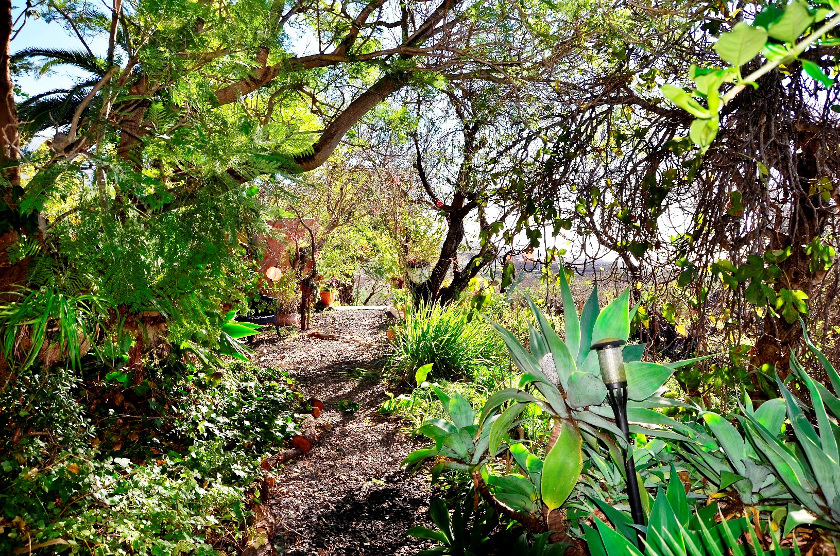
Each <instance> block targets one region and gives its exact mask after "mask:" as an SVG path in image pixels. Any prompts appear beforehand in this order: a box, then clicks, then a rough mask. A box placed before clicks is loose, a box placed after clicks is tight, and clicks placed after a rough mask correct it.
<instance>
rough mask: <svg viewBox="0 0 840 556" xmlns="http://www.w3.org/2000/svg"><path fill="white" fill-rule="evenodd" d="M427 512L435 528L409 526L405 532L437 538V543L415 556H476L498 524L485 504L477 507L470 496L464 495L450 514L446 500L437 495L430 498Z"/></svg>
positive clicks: (421, 536) (416, 535)
mask: <svg viewBox="0 0 840 556" xmlns="http://www.w3.org/2000/svg"><path fill="white" fill-rule="evenodd" d="M429 513H430V514H431V517H432V521H433V522H434V524H435V525H437V527H438V530H434V529H429V528H427V527H412V528H411V529H409V530H408V531H407V532H406V534H407V535H409V536H412V537H417V538H420V539H430V540H433V541H437V542H438V543H440V546H437V547H435V548H433V549H431V550H423V551H421V552H418V556H420V555H423V556H431V555H433V554H445V555H448V556H477V555H479V554H484V553H485V551H486V550H487V548H488V547H490V546H492V545H491V544H490V539H489V538H488V535H489V534H490V532H491V531H492V530H493V529H494V528H495V527H496V526H497V525H498V517H497V516H496V515H495V514H493V512H492V510H488V509H487V508H486V507H484V506H480V507H479V508H478V509H476V508H475V507H474V504H473V501H472V500H471V497H470V496H465V497H463V499H462V500H461V502H460V504H459V506H458V507H456V508H455V509H454V510H453V512H452V516H451V517H450V515H449V510H448V509H447V507H446V503H445V502H444V501H443V500H441V499H440V498H432V501H431V504H430V508H429Z"/></svg>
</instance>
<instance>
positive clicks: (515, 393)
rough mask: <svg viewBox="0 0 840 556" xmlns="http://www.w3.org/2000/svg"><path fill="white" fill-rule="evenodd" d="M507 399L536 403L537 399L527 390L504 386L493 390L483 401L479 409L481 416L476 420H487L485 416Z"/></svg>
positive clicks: (481, 421)
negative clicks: (501, 388)
mask: <svg viewBox="0 0 840 556" xmlns="http://www.w3.org/2000/svg"><path fill="white" fill-rule="evenodd" d="M509 400H518V401H520V402H531V403H537V402H538V400H537V398H535V397H534V396H532V395H531V394H529V393H528V392H525V391H523V390H520V389H519V388H505V389H504V390H499V391H498V392H495V393H494V394H493V395H492V396H490V397H489V398H487V401H486V402H484V408H482V410H481V416H480V417H479V420H478V422H479V423H482V424H483V423H484V421H486V420H487V417H488V416H489V415H490V414H491V413H492V412H493V411H495V409H496V408H497V407H499V406H500V405H502V404H503V403H505V402H507V401H509Z"/></svg>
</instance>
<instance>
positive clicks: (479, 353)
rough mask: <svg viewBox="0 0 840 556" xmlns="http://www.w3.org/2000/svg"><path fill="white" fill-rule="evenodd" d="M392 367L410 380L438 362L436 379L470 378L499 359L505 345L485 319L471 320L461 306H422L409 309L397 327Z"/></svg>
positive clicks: (434, 371) (402, 376)
mask: <svg viewBox="0 0 840 556" xmlns="http://www.w3.org/2000/svg"><path fill="white" fill-rule="evenodd" d="M393 330H394V340H393V342H392V343H393V350H394V353H393V355H392V357H391V365H392V367H393V368H394V369H395V371H396V373H397V376H399V377H401V378H402V379H404V380H406V381H410V378H409V377H411V378H413V375H414V372H415V371H416V370H417V369H418V368H420V367H421V366H423V365H426V364H428V363H434V369H433V371H432V372H433V375H432V376H434V377H435V378H436V379H447V378H449V379H451V378H466V377H470V376H473V375H476V374H478V372H479V369H481V368H486V367H490V366H493V365H495V364H496V362H497V361H498V360H499V357H500V352H501V346H500V344H499V342H498V341H497V340H496V338H495V337H493V335H492V334H491V329H490V326H489V325H488V324H487V323H486V322H484V321H482V320H481V319H470V318H469V312H468V311H467V310H465V309H464V307H462V306H461V305H455V304H452V305H449V306H446V307H442V306H441V305H439V304H437V303H434V304H421V305H420V306H418V307H416V308H413V309H407V311H406V315H405V320H403V321H402V322H399V323H397V324H396V325H395V326H394V327H393Z"/></svg>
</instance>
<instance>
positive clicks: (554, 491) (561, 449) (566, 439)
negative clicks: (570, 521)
mask: <svg viewBox="0 0 840 556" xmlns="http://www.w3.org/2000/svg"><path fill="white" fill-rule="evenodd" d="M560 427H561V428H560V436H559V437H558V438H557V442H555V443H554V446H552V448H551V451H549V452H548V455H546V457H545V462H544V463H543V468H542V490H541V495H542V500H543V503H544V504H545V505H546V506H547V507H548V509H549V511H551V510H554V509H557V508H559V507H560V506H562V505H563V502H565V501H566V499H567V498H568V497H569V495H570V494H571V493H572V490H573V489H574V487H575V485H576V484H577V481H578V478H579V477H580V471H581V469H582V468H583V452H582V451H581V443H582V440H581V437H580V432H578V430H577V428H576V427H574V426H572V425H570V424H568V423H566V422H565V421H564V422H563V423H562V425H560Z"/></svg>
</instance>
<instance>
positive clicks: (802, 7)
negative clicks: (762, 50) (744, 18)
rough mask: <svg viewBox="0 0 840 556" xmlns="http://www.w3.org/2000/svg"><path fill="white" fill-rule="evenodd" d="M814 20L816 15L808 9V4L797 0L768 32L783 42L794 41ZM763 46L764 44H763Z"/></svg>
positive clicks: (788, 6) (771, 25) (789, 5)
mask: <svg viewBox="0 0 840 556" xmlns="http://www.w3.org/2000/svg"><path fill="white" fill-rule="evenodd" d="M813 22H814V16H812V15H811V13H810V12H809V11H808V4H807V3H805V2H801V1H797V2H792V3H790V4H788V5H787V7H786V8H785V13H784V14H782V17H780V18H779V19H778V20H777V21H776V22H775V23H771V24H770V26H769V27H768V28H767V34H768V35H770V36H771V37H773V38H774V39H778V40H780V41H783V42H789V43H794V42H796V39H798V38H799V35H801V34H802V32H803V31H805V29H807V28H808V26H809V25H811V24H812V23H813ZM762 46H764V45H763V44H762Z"/></svg>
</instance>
